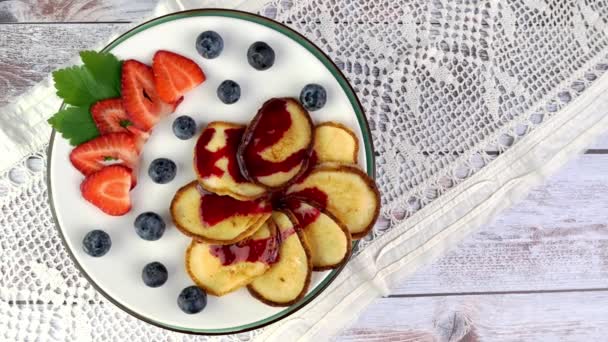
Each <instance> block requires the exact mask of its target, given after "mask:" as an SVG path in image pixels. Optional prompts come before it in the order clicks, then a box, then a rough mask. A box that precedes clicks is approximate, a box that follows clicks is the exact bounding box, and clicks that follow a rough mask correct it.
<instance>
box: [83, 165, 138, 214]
mask: <svg viewBox="0 0 608 342" xmlns="http://www.w3.org/2000/svg"><path fill="white" fill-rule="evenodd" d="M129 189H131V171H129V169H127V168H126V167H123V166H120V165H111V166H106V167H104V168H102V169H101V170H99V171H97V172H94V173H92V174H90V175H88V176H87V178H85V180H84V181H83V182H82V183H81V184H80V192H81V193H82V197H84V199H86V200H87V201H89V202H91V203H92V204H93V205H94V206H96V207H97V208H99V209H101V210H102V211H103V212H104V213H106V214H108V215H112V216H120V215H124V214H126V213H128V212H129V210H131V199H130V198H129Z"/></svg>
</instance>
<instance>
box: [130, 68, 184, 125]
mask: <svg viewBox="0 0 608 342" xmlns="http://www.w3.org/2000/svg"><path fill="white" fill-rule="evenodd" d="M121 92H122V102H123V105H124V107H125V109H126V111H127V113H128V116H129V118H130V120H131V122H133V124H135V126H136V127H137V128H139V129H140V130H142V131H145V132H148V131H150V130H151V129H152V128H153V127H154V125H155V124H156V123H157V122H158V121H160V119H162V118H163V117H165V116H167V115H169V114H171V113H173V112H174V111H175V108H176V107H177V105H178V104H179V102H181V99H178V100H177V101H175V102H174V103H167V102H164V101H163V100H161V99H160V97H159V96H158V93H157V92H156V88H155V86H154V75H153V73H152V68H150V67H149V66H147V65H145V64H143V63H140V62H138V61H136V60H132V59H130V60H128V61H125V62H124V63H123V65H122V84H121Z"/></svg>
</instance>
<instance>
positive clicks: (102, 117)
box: [91, 98, 133, 135]
mask: <svg viewBox="0 0 608 342" xmlns="http://www.w3.org/2000/svg"><path fill="white" fill-rule="evenodd" d="M91 114H92V116H93V121H95V126H97V129H98V130H99V133H100V134H101V135H103V134H106V133H114V132H123V131H126V129H127V127H129V126H131V125H133V123H132V122H131V121H130V120H129V117H128V116H127V111H126V110H125V108H124V107H123V106H122V100H121V99H120V98H118V99H108V100H101V101H99V102H97V103H95V104H94V105H93V106H91Z"/></svg>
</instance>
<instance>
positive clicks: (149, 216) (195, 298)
mask: <svg viewBox="0 0 608 342" xmlns="http://www.w3.org/2000/svg"><path fill="white" fill-rule="evenodd" d="M134 226H135V232H136V233H137V235H139V237H141V238H142V239H144V240H147V241H156V240H158V239H160V238H161V237H162V236H163V234H164V232H165V227H166V224H165V221H164V220H163V219H162V217H160V215H158V214H156V213H153V212H145V213H142V214H140V215H138V216H137V218H136V219H135V222H134ZM82 244H83V249H84V251H85V253H87V254H88V255H90V256H93V257H101V256H103V255H105V254H106V253H108V251H109V250H110V247H112V239H111V238H110V235H109V234H108V233H106V232H104V231H103V230H93V231H91V232H89V233H87V234H86V235H85V237H84V239H83V241H82ZM168 277H169V272H168V271H167V268H166V267H165V265H163V264H162V263H160V262H158V261H154V262H151V263H149V264H147V265H145V266H144V268H143V269H142V272H141V278H142V280H143V282H144V284H146V285H147V286H149V287H160V286H162V285H164V284H165V282H166V281H167V279H168ZM177 305H178V306H179V308H180V309H182V311H184V312H185V313H188V314H193V313H197V312H200V311H202V310H203V309H204V308H205V306H206V305H207V293H205V291H203V290H202V289H201V288H199V287H198V286H188V287H186V288H185V289H183V290H182V291H181V293H180V294H179V296H178V298H177Z"/></svg>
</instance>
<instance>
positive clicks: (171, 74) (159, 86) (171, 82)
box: [152, 50, 205, 103]
mask: <svg viewBox="0 0 608 342" xmlns="http://www.w3.org/2000/svg"><path fill="white" fill-rule="evenodd" d="M152 69H153V71H154V82H155V84H156V90H157V91H158V96H160V98H161V99H163V100H164V101H165V102H169V103H172V102H176V101H178V100H179V99H180V98H182V97H183V96H184V94H185V93H186V92H188V91H189V90H191V89H193V88H195V87H196V86H198V85H199V84H201V83H203V82H204V81H205V74H204V73H203V70H201V68H200V67H199V66H198V64H196V63H195V62H194V61H192V60H191V59H188V58H186V57H184V56H180V55H178V54H175V53H173V52H169V51H163V50H161V51H158V52H156V54H154V61H153V62H152Z"/></svg>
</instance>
